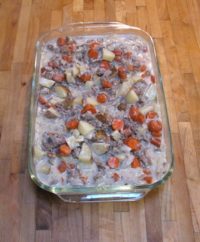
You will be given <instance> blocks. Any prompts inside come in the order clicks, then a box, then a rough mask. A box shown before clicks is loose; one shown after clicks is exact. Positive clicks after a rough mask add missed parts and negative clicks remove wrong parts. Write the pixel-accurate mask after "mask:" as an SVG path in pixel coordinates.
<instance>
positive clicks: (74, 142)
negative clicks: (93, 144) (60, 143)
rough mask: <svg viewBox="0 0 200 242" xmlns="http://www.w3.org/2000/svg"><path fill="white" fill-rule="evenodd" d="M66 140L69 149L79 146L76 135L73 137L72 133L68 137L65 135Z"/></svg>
mask: <svg viewBox="0 0 200 242" xmlns="http://www.w3.org/2000/svg"><path fill="white" fill-rule="evenodd" d="M66 142H67V144H68V145H69V147H70V148H71V149H74V148H76V147H78V146H79V143H78V142H77V140H76V137H74V136H73V135H72V136H70V137H67V138H66Z"/></svg>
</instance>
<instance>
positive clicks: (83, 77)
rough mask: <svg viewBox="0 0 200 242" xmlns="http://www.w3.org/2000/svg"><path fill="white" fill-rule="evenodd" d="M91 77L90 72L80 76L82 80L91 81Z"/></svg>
mask: <svg viewBox="0 0 200 242" xmlns="http://www.w3.org/2000/svg"><path fill="white" fill-rule="evenodd" d="M91 78H92V76H91V75H90V74H89V73H84V74H83V75H81V76H80V80H81V81H82V82H87V81H90V79H91Z"/></svg>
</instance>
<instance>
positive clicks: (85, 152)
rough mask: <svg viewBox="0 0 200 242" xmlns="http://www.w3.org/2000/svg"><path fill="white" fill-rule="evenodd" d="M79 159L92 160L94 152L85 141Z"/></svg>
mask: <svg viewBox="0 0 200 242" xmlns="http://www.w3.org/2000/svg"><path fill="white" fill-rule="evenodd" d="M78 159H79V160H80V161H81V162H84V163H91V162H92V153H91V150H90V148H89V146H88V145H87V144H85V143H83V145H82V148H81V151H80V154H79V156H78Z"/></svg>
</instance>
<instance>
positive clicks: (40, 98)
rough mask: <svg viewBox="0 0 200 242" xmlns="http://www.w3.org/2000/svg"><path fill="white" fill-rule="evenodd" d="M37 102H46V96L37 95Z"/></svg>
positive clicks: (43, 103)
mask: <svg viewBox="0 0 200 242" xmlns="http://www.w3.org/2000/svg"><path fill="white" fill-rule="evenodd" d="M38 102H39V103H40V104H42V105H45V104H47V100H46V98H45V97H43V96H39V98H38Z"/></svg>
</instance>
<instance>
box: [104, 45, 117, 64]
mask: <svg viewBox="0 0 200 242" xmlns="http://www.w3.org/2000/svg"><path fill="white" fill-rule="evenodd" d="M114 58H115V54H114V53H113V52H112V51H110V50H108V49H105V48H104V49H103V60H107V61H112V60H113V59H114Z"/></svg>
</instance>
